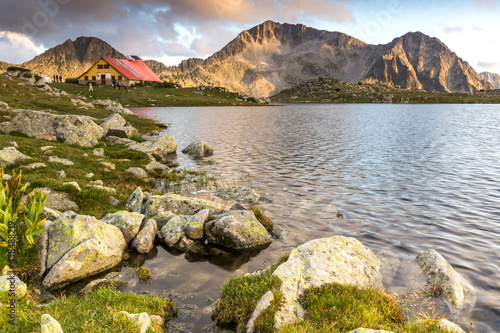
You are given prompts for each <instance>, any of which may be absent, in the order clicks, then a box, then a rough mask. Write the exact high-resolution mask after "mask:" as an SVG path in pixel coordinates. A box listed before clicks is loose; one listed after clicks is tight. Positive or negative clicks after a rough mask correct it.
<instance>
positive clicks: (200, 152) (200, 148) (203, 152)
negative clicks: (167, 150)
mask: <svg viewBox="0 0 500 333" xmlns="http://www.w3.org/2000/svg"><path fill="white" fill-rule="evenodd" d="M182 153H184V154H187V155H189V156H191V157H194V158H202V157H206V156H212V155H213V154H214V149H213V148H212V146H210V145H209V144H207V143H204V142H201V141H196V142H193V143H191V144H190V145H189V146H187V147H186V148H184V149H183V150H182Z"/></svg>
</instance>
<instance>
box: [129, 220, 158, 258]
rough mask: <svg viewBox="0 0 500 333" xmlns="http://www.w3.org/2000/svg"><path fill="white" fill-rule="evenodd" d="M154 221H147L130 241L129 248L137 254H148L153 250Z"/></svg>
mask: <svg viewBox="0 0 500 333" xmlns="http://www.w3.org/2000/svg"><path fill="white" fill-rule="evenodd" d="M156 231H157V227H156V221H155V220H153V219H149V220H147V221H146V223H144V227H143V228H142V229H141V231H139V233H138V234H137V236H135V238H134V240H133V241H132V244H130V245H131V247H132V248H133V249H134V250H136V251H137V252H139V253H149V252H151V250H152V249H153V246H154V241H155V236H156Z"/></svg>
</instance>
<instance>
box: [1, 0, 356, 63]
mask: <svg viewBox="0 0 500 333" xmlns="http://www.w3.org/2000/svg"><path fill="white" fill-rule="evenodd" d="M346 3H347V2H346V1H345V0H204V1H200V0H182V1H180V0H141V1H138V0H85V1H80V0H34V1H25V0H2V11H1V12H0V31H10V32H15V33H19V34H24V35H25V36H27V37H28V38H29V39H30V40H31V41H32V42H33V43H34V44H36V45H43V46H44V47H45V48H49V47H53V46H55V45H57V44H60V43H61V42H64V41H65V40H67V39H68V38H70V39H75V38H77V37H79V36H81V35H85V36H95V37H99V38H102V39H104V40H106V41H107V42H108V43H110V44H111V45H112V46H114V47H115V48H117V49H118V50H119V51H122V52H132V53H142V54H144V55H145V56H150V57H151V56H157V57H164V56H165V55H171V56H179V55H181V54H183V55H184V56H186V57H187V56H203V57H204V56H207V55H210V54H211V53H213V52H216V51H217V50H219V49H220V48H222V47H223V46H224V45H225V44H227V43H228V42H229V41H230V40H231V39H233V38H234V37H236V35H237V34H238V33H239V32H241V31H242V30H244V29H249V28H251V27H252V26H253V25H257V24H260V23H262V22H264V21H266V20H268V19H271V20H275V21H280V22H290V23H296V22H306V21H308V20H309V21H312V20H314V19H321V20H329V21H337V22H346V21H353V20H354V18H353V14H352V13H351V11H350V9H349V8H348V7H346ZM200 52H202V53H201V54H200ZM26 56H28V54H27V53H22V52H20V54H18V57H19V58H18V59H19V60H18V62H22V61H26V60H28V59H27V58H26Z"/></svg>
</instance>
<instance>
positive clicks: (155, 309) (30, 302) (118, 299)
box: [0, 287, 177, 333]
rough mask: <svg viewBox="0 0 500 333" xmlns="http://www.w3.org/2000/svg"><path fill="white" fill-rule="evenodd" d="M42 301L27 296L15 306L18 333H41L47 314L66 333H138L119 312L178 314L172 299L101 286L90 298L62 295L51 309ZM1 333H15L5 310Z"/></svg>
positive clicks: (1, 313) (0, 323) (2, 315)
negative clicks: (42, 317)
mask: <svg viewBox="0 0 500 333" xmlns="http://www.w3.org/2000/svg"><path fill="white" fill-rule="evenodd" d="M38 304H39V300H38V299H37V298H33V297H27V298H25V299H23V300H21V301H19V302H18V303H17V304H16V305H17V307H16V311H17V314H16V315H17V321H16V324H17V327H16V328H17V332H38V331H39V330H40V318H41V316H42V315H43V314H45V313H47V314H49V315H51V316H52V317H53V318H54V319H56V320H57V321H58V322H59V323H60V324H61V327H62V329H63V331H64V332H65V333H71V332H96V333H97V332H103V333H104V332H106V333H114V332H116V333H118V332H120V333H121V332H137V326H135V325H133V324H132V323H131V322H130V321H129V320H126V319H124V318H121V317H120V316H117V313H118V312H120V311H127V312H129V313H142V312H146V313H148V314H149V315H158V316H161V317H163V318H165V320H170V319H171V318H173V317H174V316H175V314H176V311H177V309H176V307H175V305H174V304H173V302H172V301H171V300H168V299H165V298H161V297H148V296H143V295H136V294H134V293H122V292H120V291H118V290H116V289H115V288H110V287H102V288H98V289H96V290H93V291H92V292H90V293H89V294H88V295H86V296H83V297H78V296H76V295H67V296H65V295H63V296H61V298H60V299H59V300H57V301H55V302H53V303H51V304H50V305H48V306H44V307H37V305H38ZM0 311H1V312H0V332H2V333H3V332H9V331H10V332H13V330H12V329H11V326H9V324H8V323H7V316H6V314H5V311H6V308H3V307H2V309H1V310H0Z"/></svg>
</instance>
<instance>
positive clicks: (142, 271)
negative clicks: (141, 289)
mask: <svg viewBox="0 0 500 333" xmlns="http://www.w3.org/2000/svg"><path fill="white" fill-rule="evenodd" d="M137 274H139V280H140V281H142V282H147V281H149V280H151V278H152V276H151V272H150V271H149V269H148V268H147V267H144V266H142V267H139V268H138V269H137Z"/></svg>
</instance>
